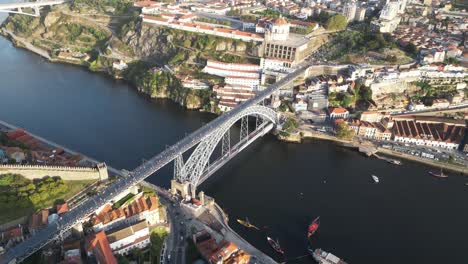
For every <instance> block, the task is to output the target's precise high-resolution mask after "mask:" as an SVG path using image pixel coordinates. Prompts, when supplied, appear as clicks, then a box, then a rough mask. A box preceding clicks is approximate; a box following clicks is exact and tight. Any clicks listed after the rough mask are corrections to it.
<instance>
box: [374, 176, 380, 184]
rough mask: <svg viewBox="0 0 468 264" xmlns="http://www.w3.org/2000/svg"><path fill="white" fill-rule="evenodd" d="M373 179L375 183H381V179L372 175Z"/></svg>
mask: <svg viewBox="0 0 468 264" xmlns="http://www.w3.org/2000/svg"><path fill="white" fill-rule="evenodd" d="M372 179H373V180H374V182H375V183H379V177H377V176H375V175H372Z"/></svg>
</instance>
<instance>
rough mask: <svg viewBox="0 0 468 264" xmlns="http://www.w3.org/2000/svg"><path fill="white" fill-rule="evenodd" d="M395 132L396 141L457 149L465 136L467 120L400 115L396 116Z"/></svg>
mask: <svg viewBox="0 0 468 264" xmlns="http://www.w3.org/2000/svg"><path fill="white" fill-rule="evenodd" d="M393 132H394V134H395V138H394V140H395V141H396V142H402V143H408V144H416V145H424V146H430V147H438V148H444V149H452V150H455V149H458V147H459V145H460V143H461V141H462V140H463V138H464V136H465V122H464V121H463V120H460V121H458V120H447V119H439V118H432V117H418V118H411V117H399V118H394V125H393Z"/></svg>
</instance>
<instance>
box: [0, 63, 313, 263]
mask: <svg viewBox="0 0 468 264" xmlns="http://www.w3.org/2000/svg"><path fill="white" fill-rule="evenodd" d="M308 66H309V63H308V62H307V61H305V62H303V63H302V64H299V65H298V67H297V69H296V70H295V71H294V72H292V73H290V74H289V75H287V76H286V77H285V78H283V79H281V80H280V81H278V82H276V83H275V84H272V85H270V86H269V87H268V88H266V89H265V90H263V91H260V92H259V93H258V94H257V95H256V96H254V97H253V98H251V99H249V100H247V101H245V102H244V103H243V104H241V105H239V106H237V107H236V108H234V109H232V110H231V111H229V112H227V113H225V114H222V115H220V116H219V117H217V118H216V119H214V120H213V121H211V122H210V123H208V124H207V125H205V126H203V127H201V128H199V129H198V130H196V131H195V132H193V133H191V134H190V135H188V136H187V137H185V138H183V139H182V140H180V141H179V142H177V143H176V144H174V145H173V146H171V147H169V148H168V149H166V150H164V151H163V152H161V153H160V154H158V155H156V156H155V157H153V158H151V159H150V160H148V161H147V162H145V163H144V164H142V165H140V166H139V167H137V168H136V169H135V170H133V171H132V172H130V173H129V174H128V175H127V176H125V177H120V178H118V179H117V180H116V181H115V182H114V183H113V184H111V185H109V186H108V187H107V188H106V189H105V190H104V191H102V192H101V193H99V194H98V195H96V196H93V197H91V198H89V199H88V200H86V201H85V202H83V203H82V204H81V205H79V206H77V207H76V208H75V209H73V210H71V211H70V212H68V213H66V214H65V215H63V217H62V218H61V219H60V220H58V221H57V222H55V223H53V224H51V225H48V226H46V227H45V228H43V229H42V230H40V231H38V232H37V233H36V235H34V236H32V237H31V238H29V239H27V240H25V241H24V242H22V243H20V244H18V245H16V246H15V247H13V248H10V249H9V250H8V251H7V252H6V253H5V254H4V255H2V256H0V263H9V262H11V261H14V260H16V261H17V262H19V261H21V260H23V259H25V258H26V257H28V256H29V255H31V254H32V253H34V252H35V251H37V250H39V249H40V248H42V247H44V246H45V245H46V244H48V243H49V242H51V241H53V240H54V239H55V238H57V237H58V236H60V235H61V234H63V233H64V232H65V231H67V230H68V229H70V228H71V227H72V226H74V225H75V224H77V223H80V222H81V221H83V219H84V218H85V217H87V216H89V215H91V214H92V213H93V212H94V211H96V210H97V209H98V208H99V207H100V206H102V205H103V204H105V203H106V202H109V201H111V200H112V199H113V197H115V195H116V194H118V193H121V192H123V191H124V190H126V189H128V188H130V187H131V186H133V185H135V184H137V183H139V182H141V181H143V180H144V179H145V178H147V177H148V176H150V175H151V174H153V173H155V172H156V171H158V170H159V169H161V168H162V167H164V166H165V165H167V164H168V163H169V162H171V161H172V160H174V159H175V158H176V157H177V156H178V155H180V154H181V153H184V152H185V151H187V150H189V149H190V148H192V147H193V146H195V145H196V144H197V143H199V142H200V141H201V140H202V139H203V138H205V137H207V136H208V135H210V133H212V132H213V131H215V130H216V129H217V128H218V127H221V126H222V125H223V124H225V123H227V122H229V121H230V120H231V119H233V118H237V119H239V116H240V117H242V113H243V110H245V109H247V108H249V107H251V106H254V105H257V104H258V103H260V102H262V101H263V100H264V99H266V98H267V97H269V96H271V95H272V94H273V93H274V92H275V91H277V90H279V89H280V88H282V87H284V86H286V85H288V84H289V83H291V82H292V81H294V79H296V78H297V77H299V76H300V75H302V74H303V73H304V72H305V70H306V69H307V68H308Z"/></svg>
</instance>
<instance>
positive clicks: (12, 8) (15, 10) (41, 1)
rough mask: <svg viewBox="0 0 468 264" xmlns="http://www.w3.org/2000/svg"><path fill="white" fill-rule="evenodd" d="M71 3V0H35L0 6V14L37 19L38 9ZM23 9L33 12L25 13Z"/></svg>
mask: <svg viewBox="0 0 468 264" xmlns="http://www.w3.org/2000/svg"><path fill="white" fill-rule="evenodd" d="M71 1H72V0H37V1H34V2H21V3H11V4H0V12H4V13H10V14H21V15H28V16H35V17H38V16H40V12H39V8H41V7H44V6H53V5H60V4H63V3H66V2H71ZM24 9H33V11H34V12H33V13H29V12H25V11H24Z"/></svg>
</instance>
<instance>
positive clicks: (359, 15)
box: [354, 7, 366, 22]
mask: <svg viewBox="0 0 468 264" xmlns="http://www.w3.org/2000/svg"><path fill="white" fill-rule="evenodd" d="M364 19H366V9H365V8H364V7H358V8H357V9H356V15H355V16H354V21H358V22H362V21H364Z"/></svg>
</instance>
